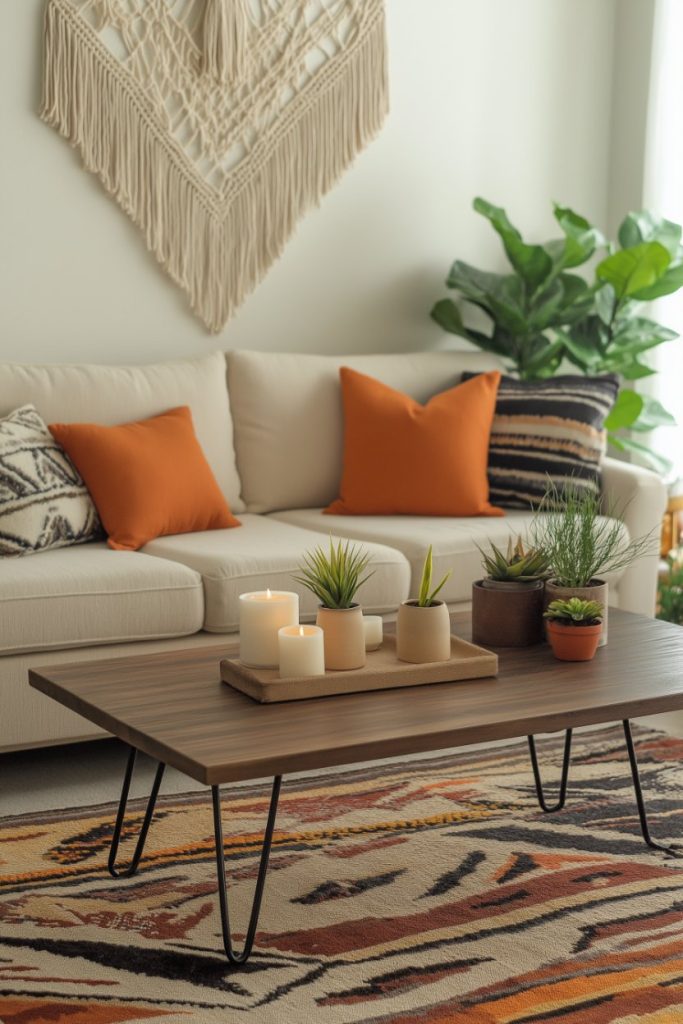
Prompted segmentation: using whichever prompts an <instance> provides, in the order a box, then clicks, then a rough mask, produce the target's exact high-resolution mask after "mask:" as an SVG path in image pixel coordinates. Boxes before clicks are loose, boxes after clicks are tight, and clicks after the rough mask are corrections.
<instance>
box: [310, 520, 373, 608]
mask: <svg viewBox="0 0 683 1024" xmlns="http://www.w3.org/2000/svg"><path fill="white" fill-rule="evenodd" d="M369 561H370V556H369V555H368V554H366V553H364V552H363V551H362V550H361V548H358V547H356V546H355V545H352V544H351V542H350V541H348V540H347V541H346V543H344V542H343V541H341V540H340V541H337V543H336V544H335V543H334V541H333V540H332V538H331V537H330V551H329V554H328V553H327V551H325V549H324V548H323V547H317V548H314V550H313V551H310V552H307V553H306V554H305V555H304V563H303V565H300V566H299V572H300V573H301V575H300V576H295V577H294V579H295V580H296V581H297V583H301V584H302V586H304V587H306V589H307V590H310V591H311V593H313V594H315V596H316V597H317V598H318V600H319V601H320V603H321V604H322V605H324V607H325V608H350V607H351V605H352V604H353V599H354V597H355V596H356V592H357V591H358V589H359V588H360V587H361V586H362V585H363V584H364V583H365V582H366V580H369V579H370V577H371V576H372V575H373V572H374V570H373V571H371V572H368V573H365V570H366V569H367V567H368V563H369ZM363 573H365V575H363Z"/></svg>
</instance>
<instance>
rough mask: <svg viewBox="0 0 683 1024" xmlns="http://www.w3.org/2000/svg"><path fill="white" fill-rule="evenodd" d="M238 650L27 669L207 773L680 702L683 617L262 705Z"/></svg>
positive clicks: (616, 715)
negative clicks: (443, 675)
mask: <svg viewBox="0 0 683 1024" xmlns="http://www.w3.org/2000/svg"><path fill="white" fill-rule="evenodd" d="M453 630H454V632H455V633H457V634H458V635H460V636H463V637H465V638H466V639H470V624H469V617H468V616H467V615H466V614H464V613H461V614H458V615H454V616H453ZM235 650H236V647H235V643H234V641H230V640H227V639H226V646H225V651H222V650H221V648H217V647H215V646H214V647H211V648H208V647H207V648H206V649H198V648H193V649H192V650H186V651H182V650H181V651H178V650H173V651H168V652H164V653H161V654H143V655H139V656H136V655H134V656H132V657H131V656H129V657H126V658H109V659H106V660H102V661H95V660H93V661H91V662H78V663H76V664H69V665H58V666H54V667H50V666H46V667H41V666H39V665H38V666H37V667H36V668H33V669H31V670H30V672H29V678H30V684H31V686H33V687H35V688H36V689H38V690H41V691H42V692H43V693H46V694H47V695H48V696H50V697H52V698H53V699H54V700H57V701H59V703H60V704H64V705H65V706H66V707H68V708H71V709H72V710H73V711H76V712H78V713H79V714H81V715H83V717H85V718H87V719H89V720H90V721H91V722H94V723H95V724H96V725H99V726H101V727H102V728H104V729H107V730H108V731H109V732H111V733H113V734H114V735H116V736H118V737H120V738H121V739H122V740H125V741H126V742H127V743H130V744H132V745H133V746H135V747H137V748H138V749H139V750H143V751H145V752H146V753H147V754H150V755H151V756H152V757H154V758H157V759H159V760H161V761H164V762H166V763H167V764H170V765H173V766H174V767H175V768H178V769H180V770H181V771H183V772H185V773H186V774H187V775H190V776H191V777H192V778H194V779H197V780H198V781H199V782H203V783H206V784H207V785H213V784H215V783H221V782H231V781H237V780H245V779H256V778H262V777H264V776H268V775H284V774H287V773H288V772H293V771H301V770H305V769H314V768H324V767H329V766H330V765H336V764H350V763H353V762H356V761H365V760H372V759H375V758H381V757H392V756H400V755H405V754H412V753H418V752H426V751H431V750H440V749H445V748H447V747H459V746H466V745H468V744H471V743H480V742H485V741H491V740H497V739H509V738H511V737H518V736H526V735H527V734H529V733H541V732H553V731H555V730H559V729H565V728H568V727H570V726H582V725H593V724H597V723H601V722H611V721H616V720H620V719H623V718H633V717H636V716H640V715H649V714H656V713H658V712H663V711H675V710H680V709H683V629H681V627H679V626H675V625H671V624H670V623H666V622H658V621H657V620H654V619H648V618H645V617H644V616H641V615H633V614H631V613H629V612H622V611H619V610H617V609H610V613H609V644H608V645H607V646H606V647H603V648H600V649H599V650H598V652H597V654H596V656H595V658H594V660H593V661H589V662H580V663H567V662H560V661H557V660H556V659H555V658H554V657H553V655H552V653H551V651H550V649H549V648H548V647H547V646H545V645H540V646H537V647H526V648H499V649H498V652H497V653H498V655H499V673H498V676H497V677H495V678H490V679H475V680H470V681H463V682H455V683H439V684H435V685H433V686H422V687H409V688H406V689H401V690H384V691H376V692H372V693H362V694H347V695H343V696H335V697H325V698H320V699H316V700H306V701H294V702H292V703H288V704H257V703H255V702H254V701H252V700H251V699H250V698H249V697H246V696H244V695H243V694H241V693H238V692H236V691H235V690H233V689H232V688H231V687H230V686H227V685H226V684H225V683H222V682H221V681H220V666H219V661H220V658H221V657H223V656H226V655H228V654H233V655H234V653H235ZM39 660H40V655H36V661H37V662H39Z"/></svg>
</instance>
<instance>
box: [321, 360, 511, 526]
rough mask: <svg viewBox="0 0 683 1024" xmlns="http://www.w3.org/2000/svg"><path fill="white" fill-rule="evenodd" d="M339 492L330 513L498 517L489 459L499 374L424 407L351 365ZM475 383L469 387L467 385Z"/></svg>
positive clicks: (344, 380)
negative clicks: (488, 471)
mask: <svg viewBox="0 0 683 1024" xmlns="http://www.w3.org/2000/svg"><path fill="white" fill-rule="evenodd" d="M340 375H341V384H342V399H343V404H344V469H343V474H342V482H341V495H340V497H339V498H337V500H336V501H333V502H332V504H331V505H330V506H329V507H328V508H326V509H325V512H327V513H328V514H330V515H334V514H342V515H356V516H362V515H368V516H377V515H416V516H502V515H503V514H504V513H503V512H502V510H501V509H499V508H494V506H493V505H490V504H489V485H488V479H487V475H486V464H487V460H488V450H489V434H490V433H491V423H492V421H493V412H494V409H495V405H496V394H497V391H498V384H499V382H500V373H498V372H493V373H483V374H480V375H479V376H477V377H473V378H472V379H471V380H468V381H466V382H465V383H464V384H458V385H457V387H454V388H451V389H450V390H449V391H443V392H442V393H441V394H438V395H435V396H434V397H433V398H431V399H430V400H429V401H428V402H427V404H426V405H420V403H419V402H416V401H414V399H412V398H409V397H408V395H404V394H402V393H401V392H400V391H394V390H393V388H390V387H387V386H386V384H382V383H380V381H378V380H374V379H373V378H372V377H366V376H365V374H363V373H357V372H356V371H355V370H350V369H349V368H348V367H346V366H344V367H342V369H341V371H340ZM472 385H474V387H473V386H472Z"/></svg>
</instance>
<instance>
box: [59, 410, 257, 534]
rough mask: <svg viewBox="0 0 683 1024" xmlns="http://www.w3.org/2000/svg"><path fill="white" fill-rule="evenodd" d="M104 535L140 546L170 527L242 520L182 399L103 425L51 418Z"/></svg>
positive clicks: (183, 529) (215, 526) (180, 529)
mask: <svg viewBox="0 0 683 1024" xmlns="http://www.w3.org/2000/svg"><path fill="white" fill-rule="evenodd" d="M50 430H51V431H52V435H53V437H54V438H55V440H56V441H57V442H58V443H59V444H61V446H62V448H64V449H65V451H66V453H67V454H68V455H69V457H70V458H71V459H72V460H73V462H74V463H75V464H76V466H77V468H78V471H79V473H80V474H81V476H82V477H83V480H84V481H85V485H86V487H87V488H88V490H89V491H90V494H91V496H92V499H93V501H94V502H95V505H96V507H97V511H98V512H99V514H100V519H101V520H102V525H103V526H104V528H105V530H106V531H107V533H108V534H109V539H108V543H109V547H111V548H116V549H120V550H123V551H137V549H138V548H141V547H142V546H143V544H146V543H147V541H150V540H153V539H154V538H155V537H164V536H166V535H168V534H172V533H194V532H195V531H198V530H220V529H222V528H224V527H228V526H240V525H241V524H240V522H239V520H238V519H235V517H234V516H233V515H232V513H231V512H230V509H229V508H228V503H227V502H226V500H225V498H224V497H223V495H222V493H221V490H220V488H219V486H218V484H217V483H216V478H215V477H214V475H213V473H212V472H211V467H210V466H209V464H208V462H207V461H206V458H205V456H204V453H203V451H202V449H201V447H200V444H199V441H198V440H197V437H196V435H195V432H194V427H193V425H192V414H191V413H190V410H189V409H188V407H187V406H181V407H180V408H178V409H169V411H168V412H164V413H162V414H161V415H160V416H152V417H151V418H150V419H146V420H140V421H139V422H137V423H124V424H122V425H121V426H118V427H102V426H98V425H97V424H95V423H53V424H51V425H50Z"/></svg>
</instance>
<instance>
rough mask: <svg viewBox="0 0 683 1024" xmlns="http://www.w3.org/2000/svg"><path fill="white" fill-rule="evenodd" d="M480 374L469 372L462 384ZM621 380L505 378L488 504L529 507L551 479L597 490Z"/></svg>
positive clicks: (491, 448) (493, 442)
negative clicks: (607, 430)
mask: <svg viewBox="0 0 683 1024" xmlns="http://www.w3.org/2000/svg"><path fill="white" fill-rule="evenodd" d="M474 376H477V374H472V373H465V374H463V380H466V379H468V378H469V377H474ZM618 390H619V382H618V379H617V377H616V376H614V375H613V374H606V375H605V376H601V377H580V376H563V377H551V378H549V379H548V380H539V381H529V382H527V381H520V380H515V378H514V377H502V378H501V382H500V387H499V388H498V398H497V400H496V411H495V415H494V417H493V426H492V429H491V440H490V444H489V461H488V477H489V487H490V497H489V500H490V501H491V503H492V504H493V505H502V506H504V507H506V508H524V509H528V508H529V507H530V506H531V505H535V504H537V503H538V502H539V501H540V499H541V498H542V497H543V494H544V493H545V490H546V487H547V484H548V477H550V479H551V480H552V481H553V482H554V483H555V484H556V486H557V487H559V488H561V487H562V486H563V484H564V483H565V482H566V481H568V480H570V479H571V480H572V481H573V482H574V483H576V484H578V485H580V486H585V487H588V488H590V489H591V490H598V489H599V488H600V462H601V460H602V457H603V455H604V453H605V430H604V426H603V424H604V421H605V417H606V416H607V414H608V412H609V411H610V409H611V408H612V405H613V404H614V400H615V399H616V397H617V392H618Z"/></svg>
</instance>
